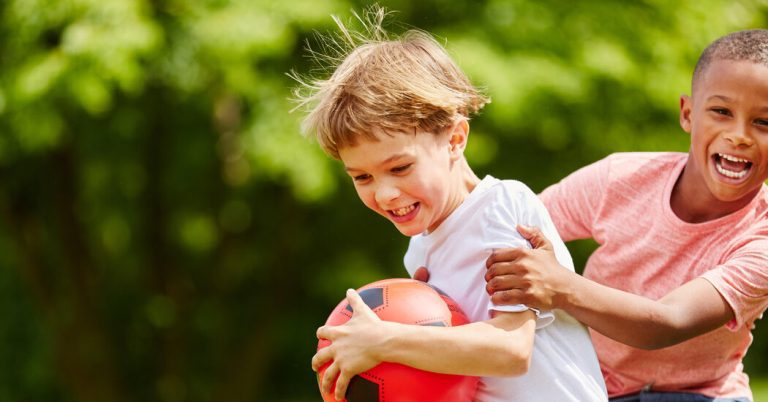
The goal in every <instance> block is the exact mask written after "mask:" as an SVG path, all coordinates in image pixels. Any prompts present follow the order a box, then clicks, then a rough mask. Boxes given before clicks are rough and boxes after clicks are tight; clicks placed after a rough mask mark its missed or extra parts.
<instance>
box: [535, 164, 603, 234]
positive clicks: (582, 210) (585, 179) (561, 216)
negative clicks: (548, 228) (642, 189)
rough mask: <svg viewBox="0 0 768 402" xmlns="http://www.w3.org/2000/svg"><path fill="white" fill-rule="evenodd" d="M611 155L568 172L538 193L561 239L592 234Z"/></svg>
mask: <svg viewBox="0 0 768 402" xmlns="http://www.w3.org/2000/svg"><path fill="white" fill-rule="evenodd" d="M610 164H611V157H610V156H609V157H607V158H605V159H602V160H599V161H597V162H595V163H593V164H590V165H587V166H585V167H582V168H581V169H579V170H577V171H575V172H573V173H571V174H570V175H568V176H567V177H566V178H564V179H563V180H561V181H560V182H559V183H556V184H553V185H551V186H549V187H547V188H546V189H544V191H542V193H541V194H540V195H539V198H540V199H541V201H542V202H543V203H544V205H545V206H546V207H547V210H548V211H549V214H550V215H551V217H552V221H553V222H554V223H555V226H556V227H557V231H558V232H559V233H560V236H561V237H562V239H563V240H564V241H571V240H577V239H586V238H590V237H593V234H592V227H593V222H594V221H595V218H596V217H597V214H598V213H599V210H600V206H601V204H602V201H603V198H604V194H605V189H606V184H607V182H608V175H609V172H610Z"/></svg>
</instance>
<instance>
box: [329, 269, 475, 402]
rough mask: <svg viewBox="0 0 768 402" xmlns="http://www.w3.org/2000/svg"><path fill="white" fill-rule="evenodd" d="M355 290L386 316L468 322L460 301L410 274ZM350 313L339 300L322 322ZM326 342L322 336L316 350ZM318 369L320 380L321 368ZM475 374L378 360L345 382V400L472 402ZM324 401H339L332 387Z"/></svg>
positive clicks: (438, 322) (386, 318) (445, 323)
mask: <svg viewBox="0 0 768 402" xmlns="http://www.w3.org/2000/svg"><path fill="white" fill-rule="evenodd" d="M357 292H358V293H359V294H360V296H361V297H362V299H363V301H365V304H367V305H368V307H370V308H371V310H373V312H374V313H376V315H378V316H379V318H381V319H382V320H384V321H394V322H400V323H404V324H413V325H434V326H441V327H450V326H456V325H463V324H466V323H468V322H469V320H468V319H467V317H466V316H465V315H464V313H463V312H462V311H461V309H460V308H459V306H458V305H457V304H456V302H455V301H453V300H452V299H451V298H450V297H448V296H447V295H446V294H444V293H442V292H441V291H439V290H437V288H434V287H432V286H430V285H428V284H426V283H424V282H420V281H416V280H413V279H385V280H381V281H378V282H374V283H371V284H368V285H366V286H363V287H362V288H360V289H358V290H357ZM350 318H352V308H351V307H350V306H349V304H348V303H347V301H346V300H342V301H341V303H339V305H338V306H336V308H335V309H334V310H333V312H332V313H331V315H330V316H329V317H328V320H327V321H326V325H342V324H344V323H345V322H347V321H348V320H349V319H350ZM328 345H330V341H328V340H325V339H321V340H320V341H319V342H318V344H317V349H318V350H320V349H322V348H324V347H326V346H328ZM329 364H330V363H328V364H326V365H325V366H323V367H322V368H321V369H320V370H319V371H318V373H317V379H318V383H320V382H321V381H322V378H323V375H324V374H325V369H326V368H327V367H328V365H329ZM477 382H478V378H477V377H471V376H461V375H449V374H438V373H432V372H428V371H422V370H418V369H415V368H412V367H409V366H405V365H401V364H396V363H387V362H384V363H381V364H379V365H378V366H376V367H374V368H372V369H370V370H368V371H366V372H363V373H361V374H359V375H357V376H355V377H354V378H352V380H351V381H350V383H349V387H348V388H347V394H346V401H347V402H470V401H472V400H473V398H474V395H475V391H476V390H477ZM322 396H323V401H325V402H339V401H337V400H336V399H335V398H334V397H333V391H331V393H329V394H323V395H322Z"/></svg>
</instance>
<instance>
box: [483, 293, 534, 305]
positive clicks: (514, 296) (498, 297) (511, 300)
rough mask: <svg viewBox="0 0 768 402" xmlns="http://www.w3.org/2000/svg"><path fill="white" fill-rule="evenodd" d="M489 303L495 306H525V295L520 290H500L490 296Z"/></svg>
mask: <svg viewBox="0 0 768 402" xmlns="http://www.w3.org/2000/svg"><path fill="white" fill-rule="evenodd" d="M491 302H493V304H497V305H510V304H526V303H525V302H526V299H525V293H524V292H523V291H522V290H520V289H512V290H500V291H497V292H494V293H493V294H492V295H491Z"/></svg>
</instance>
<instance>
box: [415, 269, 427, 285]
mask: <svg viewBox="0 0 768 402" xmlns="http://www.w3.org/2000/svg"><path fill="white" fill-rule="evenodd" d="M413 279H416V280H417V281H421V282H426V281H428V280H429V270H428V269H427V267H419V269H417V270H416V272H414V273H413Z"/></svg>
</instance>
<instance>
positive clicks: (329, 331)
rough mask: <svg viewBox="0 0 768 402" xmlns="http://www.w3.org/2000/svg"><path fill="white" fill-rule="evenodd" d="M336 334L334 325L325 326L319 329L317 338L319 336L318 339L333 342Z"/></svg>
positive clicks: (316, 334)
mask: <svg viewBox="0 0 768 402" xmlns="http://www.w3.org/2000/svg"><path fill="white" fill-rule="evenodd" d="M334 332H335V331H334V330H333V326H332V325H323V326H322V327H320V328H318V329H317V332H316V333H315V336H317V339H327V340H329V341H332V340H333V339H334Z"/></svg>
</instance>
